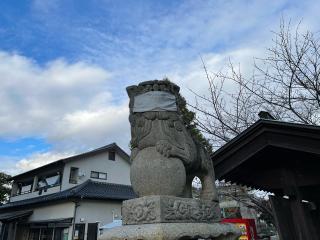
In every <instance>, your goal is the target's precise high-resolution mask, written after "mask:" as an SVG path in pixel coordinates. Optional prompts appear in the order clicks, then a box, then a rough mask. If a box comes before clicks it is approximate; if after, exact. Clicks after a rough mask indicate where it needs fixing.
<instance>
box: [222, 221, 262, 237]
mask: <svg viewBox="0 0 320 240" xmlns="http://www.w3.org/2000/svg"><path fill="white" fill-rule="evenodd" d="M222 222H225V223H233V224H235V225H236V226H237V227H238V228H240V229H241V231H242V235H241V237H239V240H258V235H257V229H256V224H255V222H254V219H245V218H225V219H222Z"/></svg>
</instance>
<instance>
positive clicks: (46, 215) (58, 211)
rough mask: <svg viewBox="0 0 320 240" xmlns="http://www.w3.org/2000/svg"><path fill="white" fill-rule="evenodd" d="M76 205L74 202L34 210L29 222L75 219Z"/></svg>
mask: <svg viewBox="0 0 320 240" xmlns="http://www.w3.org/2000/svg"><path fill="white" fill-rule="evenodd" d="M74 207H75V204H74V203H73V202H66V203H57V204H54V205H49V206H42V207H36V208H33V214H32V215H31V216H30V217H29V219H28V221H30V222H33V221H42V220H51V219H60V218H73V215H74Z"/></svg>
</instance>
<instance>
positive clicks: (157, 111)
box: [127, 80, 218, 201]
mask: <svg viewBox="0 0 320 240" xmlns="http://www.w3.org/2000/svg"><path fill="white" fill-rule="evenodd" d="M127 92H128V95H129V98H130V103H129V107H130V116H129V121H130V124H131V137H132V139H131V147H132V154H131V160H132V165H131V183H132V187H133V189H134V191H135V192H136V194H138V195H139V196H140V197H142V196H147V195H170V196H177V197H185V198H191V197H192V192H191V190H192V186H191V184H192V180H193V178H194V177H195V176H197V177H199V179H200V180H201V183H202V192H201V199H203V200H210V201H218V199H217V191H216V187H215V183H214V182H215V176H214V169H213V165H212V161H211V159H210V156H209V154H208V152H207V151H206V150H205V148H204V147H203V146H201V144H200V143H199V142H198V141H197V140H196V139H195V138H194V137H193V136H192V134H191V132H190V131H189V130H188V129H187V128H186V126H185V124H184V122H183V120H182V113H181V103H182V98H181V96H180V94H179V87H178V86H177V85H175V84H174V83H172V82H170V81H168V80H162V81H158V80H154V81H146V82H142V83H140V84H139V85H138V86H130V87H128V88H127Z"/></svg>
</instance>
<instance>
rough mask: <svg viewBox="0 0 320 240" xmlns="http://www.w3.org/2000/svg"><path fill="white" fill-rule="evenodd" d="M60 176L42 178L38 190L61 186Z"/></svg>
mask: <svg viewBox="0 0 320 240" xmlns="http://www.w3.org/2000/svg"><path fill="white" fill-rule="evenodd" d="M60 180H61V177H60V174H59V173H58V174H55V175H51V176H45V177H41V178H40V179H39V181H38V185H37V189H43V188H50V187H55V186H59V185H60Z"/></svg>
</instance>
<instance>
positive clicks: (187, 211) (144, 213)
mask: <svg viewBox="0 0 320 240" xmlns="http://www.w3.org/2000/svg"><path fill="white" fill-rule="evenodd" d="M122 215H123V223H124V224H142V223H161V222H208V223H213V222H217V221H219V220H220V208H219V204H218V203H215V202H209V201H202V200H199V199H190V198H178V197H171V196H146V197H142V198H137V199H132V200H128V201H124V202H123V207H122Z"/></svg>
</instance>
